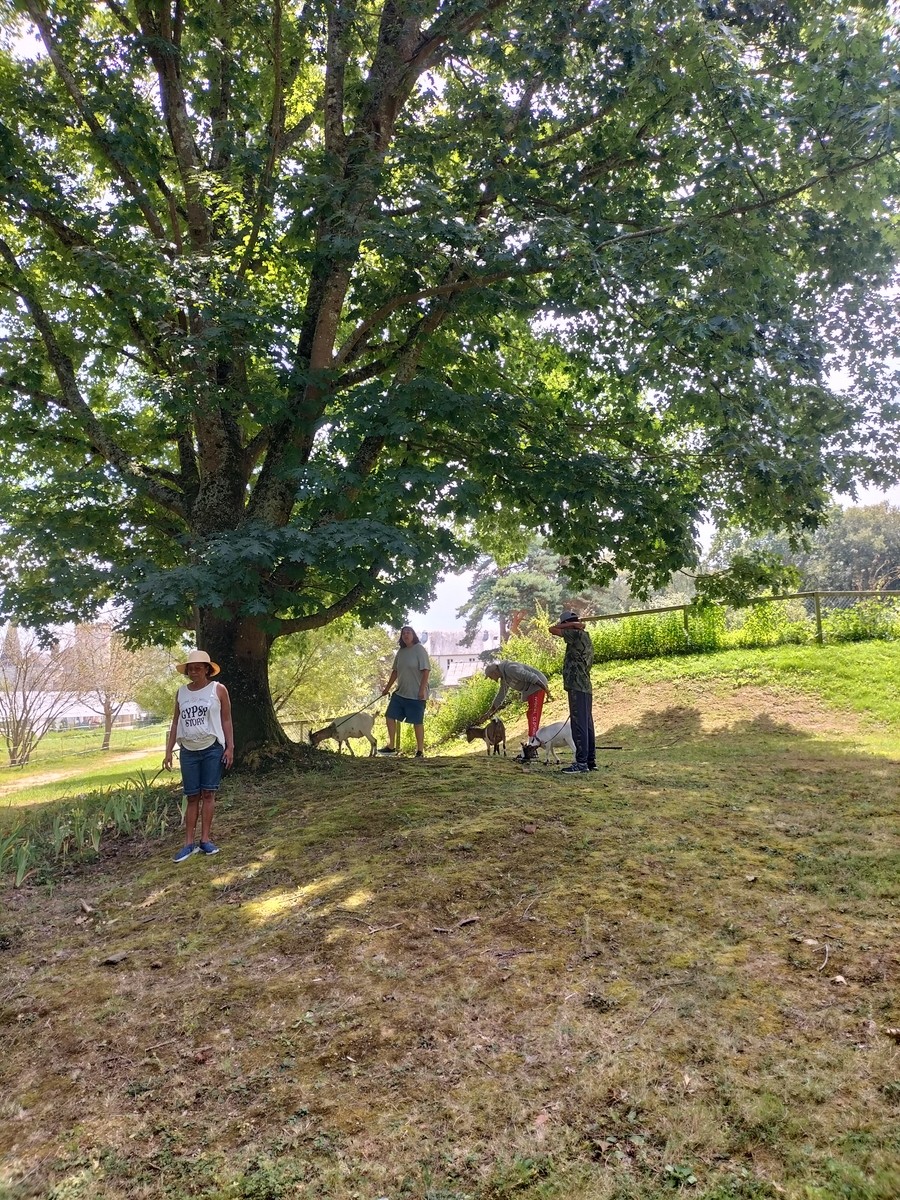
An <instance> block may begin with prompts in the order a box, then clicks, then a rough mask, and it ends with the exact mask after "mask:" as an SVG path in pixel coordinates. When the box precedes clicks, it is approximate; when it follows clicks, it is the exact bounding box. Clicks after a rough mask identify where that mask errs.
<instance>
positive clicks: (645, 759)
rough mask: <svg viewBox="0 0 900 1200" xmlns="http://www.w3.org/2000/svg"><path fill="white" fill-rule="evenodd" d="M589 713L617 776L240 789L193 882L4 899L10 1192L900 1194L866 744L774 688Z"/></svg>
mask: <svg viewBox="0 0 900 1200" xmlns="http://www.w3.org/2000/svg"><path fill="white" fill-rule="evenodd" d="M601 695H602V702H604V703H605V704H606V705H607V707H604V708H599V707H598V719H599V723H600V725H601V726H602V725H605V726H607V729H606V730H605V733H606V732H609V728H608V727H609V726H610V725H611V724H612V723H613V722H614V726H615V729H616V732H617V737H616V739H615V740H617V741H621V742H622V744H623V745H625V746H626V747H627V750H626V751H625V752H623V753H622V754H619V755H617V756H615V757H613V756H612V755H607V756H606V757H605V758H603V757H602V756H601V761H602V762H603V771H602V772H598V773H597V774H596V775H593V776H591V777H590V778H589V779H567V778H565V777H562V776H560V775H559V774H558V773H557V772H555V771H554V770H552V769H549V768H540V769H537V770H535V769H529V770H525V769H523V768H521V767H519V766H517V765H515V764H513V763H511V762H506V763H503V762H499V763H494V762H488V761H487V760H486V759H485V757H484V756H483V755H481V756H479V755H476V754H471V755H468V756H466V757H455V758H445V759H440V758H429V759H426V760H425V762H424V763H423V762H415V761H413V760H408V759H407V760H403V759H401V760H400V761H396V760H372V761H371V762H369V761H363V760H359V761H350V760H348V759H344V760H343V761H336V759H337V756H331V757H332V759H333V760H335V762H334V767H333V769H332V770H331V771H329V772H327V773H325V774H316V775H310V774H309V773H302V772H297V773H287V774H285V775H284V776H280V775H272V776H267V777H265V778H263V779H260V780H256V781H254V780H253V779H252V778H243V779H232V780H230V781H228V783H227V786H226V789H225V792H224V794H223V800H222V803H221V808H220V813H219V816H218V818H217V831H218V833H219V840H220V842H221V845H222V854H220V855H218V856H216V857H215V858H213V859H202V858H200V857H199V856H197V857H195V858H194V859H192V860H190V861H189V862H188V863H187V864H185V865H184V866H182V867H176V866H174V865H173V864H171V863H170V862H169V853H168V849H169V848H168V846H165V844H163V846H161V847H160V851H161V852H160V853H155V854H153V855H152V856H150V857H148V856H147V855H146V852H142V853H140V854H138V853H134V854H130V853H126V854H120V855H118V856H114V857H111V858H109V859H105V858H104V859H101V860H100V862H99V864H98V869H97V872H96V874H89V873H86V872H84V871H81V872H80V873H79V874H78V875H77V876H75V877H73V878H70V879H65V878H64V879H62V880H61V881H60V883H59V884H58V886H56V888H55V889H54V890H53V892H52V893H51V894H49V895H48V894H46V892H45V891H44V890H43V889H39V888H35V887H28V886H26V887H25V888H22V889H19V890H18V891H16V890H11V891H9V892H8V893H6V895H5V897H4V898H5V899H6V900H7V901H8V903H7V909H8V914H7V916H5V917H4V922H3V928H4V929H7V930H11V931H14V932H13V933H12V934H11V935H10V941H9V946H8V948H7V949H6V950H4V951H2V961H3V964H4V975H3V979H4V982H3V984H2V986H0V1035H2V1037H3V1040H4V1044H5V1047H6V1049H7V1053H6V1056H5V1058H4V1059H3V1061H2V1063H0V1073H2V1074H3V1075H4V1078H3V1080H2V1083H0V1095H2V1096H3V1097H4V1100H3V1102H2V1103H3V1104H4V1105H5V1106H7V1107H5V1108H4V1109H3V1111H2V1113H0V1155H2V1157H3V1159H4V1160H5V1162H6V1164H7V1165H6V1167H5V1172H6V1176H7V1178H8V1179H9V1181H10V1184H11V1185H12V1184H18V1183H19V1182H20V1181H21V1188H24V1189H25V1190H24V1191H23V1192H22V1195H23V1196H29V1197H38V1196H40V1197H46V1196H50V1195H52V1194H53V1190H54V1189H56V1190H57V1191H58V1192H59V1194H60V1195H65V1194H67V1193H66V1190H65V1189H69V1191H70V1192H71V1194H72V1195H77V1194H79V1192H78V1191H77V1189H79V1188H80V1189H82V1192H81V1194H84V1195H85V1196H91V1197H92V1200H93V1198H94V1197H96V1198H97V1200H137V1198H138V1197H141V1198H142V1200H143V1198H144V1197H155V1196H173V1197H174V1196H198V1197H205V1198H206V1200H213V1198H223V1197H232V1196H241V1195H254V1194H256V1195H265V1194H266V1193H267V1192H268V1193H269V1194H272V1195H279V1194H280V1195H284V1196H288V1197H301V1198H303V1200H306V1198H307V1197H309V1198H310V1200H311V1198H312V1197H314V1196H316V1197H321V1196H328V1197H329V1200H332V1198H333V1200H351V1197H360V1196H362V1197H367V1198H370V1200H374V1198H375V1197H378V1196H390V1197H391V1200H395V1198H399V1197H405V1196H410V1197H417V1198H418V1197H423V1196H432V1197H444V1198H448V1197H459V1198H461V1197H470V1198H471V1200H487V1198H488V1197H492V1198H494V1200H497V1198H499V1197H507V1196H508V1197H516V1198H519V1197H524V1198H526V1200H536V1198H537V1197H550V1196H553V1197H557V1196H559V1197H563V1196H565V1197H577V1198H578V1200H624V1198H626V1197H630V1198H631V1200H658V1198H659V1197H665V1196H668V1195H673V1196H674V1195H677V1194H683V1195H690V1196H697V1197H703V1198H704V1200H730V1198H732V1197H733V1198H735V1200H757V1198H758V1197H774V1196H776V1195H778V1196H787V1197H788V1200H810V1198H814V1200H838V1198H839V1197H842V1198H843V1197H845V1196H848V1195H849V1196H852V1197H854V1200H869V1198H872V1197H874V1198H876V1200H883V1196H886V1195H890V1194H896V1193H890V1192H885V1191H884V1189H885V1188H886V1187H887V1186H888V1183H889V1181H890V1179H891V1172H892V1171H893V1170H895V1166H896V1160H897V1142H896V1115H897V1104H896V1100H895V1099H894V1098H893V1096H892V1092H891V1085H892V1084H896V1082H897V1080H898V1077H900V1068H898V1060H897V1054H898V1049H897V1045H896V1044H895V1043H894V1042H893V1041H892V1040H891V1039H889V1038H887V1037H886V1036H885V1035H884V1034H883V1033H882V1032H881V1031H882V1029H883V1028H884V1027H890V1026H895V1025H898V1024H900V1012H898V1011H897V1009H896V996H895V992H894V981H895V979H896V975H897V968H898V966H900V961H898V954H897V951H896V949H895V941H896V938H895V921H896V895H895V893H893V892H892V891H891V890H890V884H889V881H890V879H891V875H892V872H895V870H896V855H897V852H898V845H900V843H898V827H897V818H896V799H897V785H896V763H895V762H894V760H893V759H891V758H888V757H884V756H883V755H882V754H881V753H876V752H873V749H872V745H878V744H879V742H878V738H879V737H880V735H879V734H877V732H876V733H875V734H871V733H870V732H869V731H868V730H867V728H866V726H865V725H864V724H862V723H858V722H856V723H855V722H854V721H853V720H852V719H849V718H847V717H846V716H836V715H835V714H834V713H832V712H831V711H829V710H828V709H825V708H822V707H820V706H817V705H816V704H815V703H814V702H813V701H812V700H811V699H808V698H806V697H804V696H800V697H799V698H798V699H797V700H796V703H795V707H796V712H795V713H792V697H791V694H790V693H789V692H788V691H787V690H780V691H779V690H776V691H771V690H768V689H767V688H766V687H765V686H763V685H762V684H760V683H759V681H758V680H757V681H756V682H754V684H753V686H752V687H750V688H746V687H741V686H738V687H736V688H735V687H734V686H732V685H731V684H730V683H729V681H728V680H725V681H722V680H719V679H708V678H701V679H698V680H697V681H696V682H695V683H694V684H692V686H691V688H690V691H687V690H686V689H685V687H684V684H683V682H681V681H672V682H667V681H665V680H660V679H656V680H654V681H652V682H651V683H648V684H646V685H645V686H643V687H641V688H635V687H633V686H631V685H630V684H626V683H623V682H617V683H614V684H612V685H611V686H610V687H609V688H607V689H606V690H604V692H603V693H602V694H601V693H599V691H598V696H597V699H598V701H601ZM610 716H611V717H612V721H611V720H610ZM867 739H871V743H870V742H869V741H867ZM135 850H137V844H135ZM82 900H83V901H85V902H86V903H87V904H88V905H89V907H90V908H91V910H92V912H91V913H86V912H85V911H84V909H83V907H82V905H81V901H82ZM82 918H86V919H82ZM473 918H476V919H473ZM826 950H827V956H828V961H827V965H826V967H825V969H820V968H822V966H823V960H825V957H826ZM122 953H124V954H126V957H124V958H122V959H120V960H119V961H118V962H117V963H116V964H114V965H104V960H108V959H110V958H111V957H114V956H115V955H117V954H122ZM837 976H841V977H842V978H843V980H844V982H843V983H842V984H838V983H835V982H834V979H835V977H837ZM29 1172H30V1174H29ZM690 1176H693V1177H694V1180H695V1182H694V1183H691V1182H690V1178H689V1177H690ZM865 1188H868V1189H869V1191H868V1192H867V1191H865V1190H864V1189H865ZM842 1189H843V1190H842ZM854 1189H855V1190H854ZM878 1189H881V1192H879V1190H878Z"/></svg>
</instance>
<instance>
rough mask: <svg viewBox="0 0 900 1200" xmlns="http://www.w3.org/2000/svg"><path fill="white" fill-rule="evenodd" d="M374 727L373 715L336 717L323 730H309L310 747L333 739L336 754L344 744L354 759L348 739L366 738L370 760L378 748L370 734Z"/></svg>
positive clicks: (357, 714)
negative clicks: (336, 750) (336, 746)
mask: <svg viewBox="0 0 900 1200" xmlns="http://www.w3.org/2000/svg"><path fill="white" fill-rule="evenodd" d="M374 725H375V714H374V713H364V712H356V713H351V714H350V716H349V717H338V718H337V719H336V720H334V721H332V722H331V724H330V725H326V726H325V728H324V729H316V730H310V734H309V741H310V744H311V745H313V746H318V744H319V742H324V741H325V740H326V739H327V738H334V739H335V740H336V742H337V744H338V754H340V752H341V746H342V745H343V744H344V742H346V743H347V749H348V750H349V751H350V755H351V757H352V758H356V755H355V754H354V753H353V747H352V746H351V745H350V738H362V737H364V738H368V739H369V747H370V749H369V758H372V757H373V756H374V754H375V751H376V749H377V748H378V743H377V742H376V741H375V737H374V735H373V734H372V729H373V727H374Z"/></svg>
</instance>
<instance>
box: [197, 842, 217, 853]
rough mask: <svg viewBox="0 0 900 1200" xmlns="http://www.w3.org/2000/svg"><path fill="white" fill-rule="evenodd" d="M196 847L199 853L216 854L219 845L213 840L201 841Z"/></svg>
mask: <svg viewBox="0 0 900 1200" xmlns="http://www.w3.org/2000/svg"><path fill="white" fill-rule="evenodd" d="M198 849H199V850H200V852H201V854H218V853H219V847H218V846H217V845H216V843H215V842H201V843H200V845H199V847H198Z"/></svg>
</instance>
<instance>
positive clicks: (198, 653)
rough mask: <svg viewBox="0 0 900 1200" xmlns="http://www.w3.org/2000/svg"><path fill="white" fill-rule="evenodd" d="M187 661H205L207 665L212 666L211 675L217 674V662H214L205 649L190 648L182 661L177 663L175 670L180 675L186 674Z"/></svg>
mask: <svg viewBox="0 0 900 1200" xmlns="http://www.w3.org/2000/svg"><path fill="white" fill-rule="evenodd" d="M189 663H205V664H206V665H207V666H208V667H212V673H213V675H218V673H219V664H218V663H214V662H213V660H212V659H211V658H210V657H209V655H208V654H207V653H206V651H205V650H192V651H191V652H190V654H189V655H188V656H187V658H186V659H185V661H184V662H183V663H177V664H176V666H175V670H176V671H179V672H180V673H181V674H182V675H186V674H187V670H186V668H187V666H188V664H189Z"/></svg>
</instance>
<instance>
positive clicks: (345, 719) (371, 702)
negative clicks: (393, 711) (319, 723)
mask: <svg viewBox="0 0 900 1200" xmlns="http://www.w3.org/2000/svg"><path fill="white" fill-rule="evenodd" d="M383 699H384V696H376V697H375V699H374V700H370V701H369V703H368V704H364V705H363V706H362V708H358V709H357V710H356V712H354V713H351V714H350V716H349V717H341V719H340V720H339V721H331V722H329V724H331V725H333V726H334V727H335V729H337V727H338V726H339V725H343V724H345V723H346V722H347V721H352V720H353V718H354V717H355V716H357V715H358V714H359V713H361V712H365V711H366V709H367V708H371V707H372V705H373V704H377V703H378V701H379V700H383Z"/></svg>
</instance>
